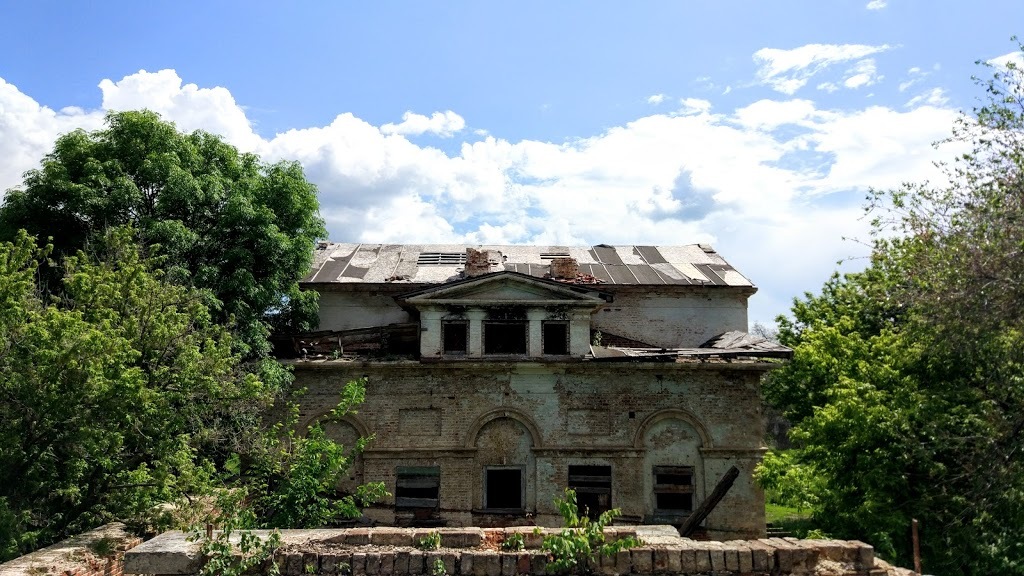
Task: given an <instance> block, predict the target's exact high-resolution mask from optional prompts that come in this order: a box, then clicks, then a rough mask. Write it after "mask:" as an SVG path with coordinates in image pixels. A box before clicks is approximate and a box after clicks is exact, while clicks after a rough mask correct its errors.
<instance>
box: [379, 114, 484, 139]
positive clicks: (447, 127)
mask: <svg viewBox="0 0 1024 576" xmlns="http://www.w3.org/2000/svg"><path fill="white" fill-rule="evenodd" d="M465 127H466V121H465V120H463V119H462V116H459V115H458V114H456V113H455V112H452V111H451V110H446V111H444V112H434V113H433V114H431V115H430V116H424V115H423V114H416V113H415V112H406V113H405V114H402V122H401V123H399V124H385V125H383V126H381V127H380V130H381V132H383V133H385V134H403V135H410V136H418V135H420V134H425V133H428V132H429V133H431V134H437V135H438V136H443V137H445V138H450V137H452V136H454V135H455V133H456V132H459V131H461V130H462V129H463V128H465Z"/></svg>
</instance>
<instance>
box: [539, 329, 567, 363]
mask: <svg viewBox="0 0 1024 576" xmlns="http://www.w3.org/2000/svg"><path fill="white" fill-rule="evenodd" d="M542 326H543V329H542V330H543V331H542V333H541V341H542V342H543V348H544V354H550V355H565V354H568V353H569V323H568V322H544V323H543V324H542Z"/></svg>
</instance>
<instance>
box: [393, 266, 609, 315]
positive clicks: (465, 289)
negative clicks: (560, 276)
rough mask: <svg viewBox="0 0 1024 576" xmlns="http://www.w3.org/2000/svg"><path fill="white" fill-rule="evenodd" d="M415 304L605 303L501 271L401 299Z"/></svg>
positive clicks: (594, 295) (595, 295) (591, 295)
mask: <svg viewBox="0 0 1024 576" xmlns="http://www.w3.org/2000/svg"><path fill="white" fill-rule="evenodd" d="M402 300H404V301H405V302H408V303H409V304H412V305H419V304H462V305H483V304H488V303H502V304H509V303H519V304H527V305H530V304H533V305H551V304H560V305H569V306H584V307H586V306H596V305H599V304H603V303H604V302H605V300H604V299H603V298H602V297H601V296H600V294H598V293H597V292H590V291H588V292H582V291H579V290H573V289H572V288H570V287H568V286H563V285H560V284H559V283H557V282H553V281H549V280H541V279H538V278H534V277H532V276H527V275H525V274H518V273H516V272H498V273H495V274H487V275H485V276H479V277H476V278H470V279H466V280H460V281H457V282H452V283H449V284H443V285H440V286H434V287H431V288H428V289H426V290H421V291H419V292H416V293H413V294H408V295H406V296H405V297H403V298H402Z"/></svg>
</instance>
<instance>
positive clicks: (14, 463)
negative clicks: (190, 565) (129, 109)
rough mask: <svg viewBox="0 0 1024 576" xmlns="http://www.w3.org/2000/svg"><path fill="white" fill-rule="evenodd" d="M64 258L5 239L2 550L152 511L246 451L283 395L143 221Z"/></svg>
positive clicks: (0, 296)
mask: <svg viewBox="0 0 1024 576" xmlns="http://www.w3.org/2000/svg"><path fill="white" fill-rule="evenodd" d="M104 244H105V247H104V248H103V252H104V255H103V257H102V258H99V259H94V258H91V257H89V256H86V255H85V254H84V253H81V252H80V253H79V254H78V255H75V256H69V257H67V258H66V259H65V260H64V263H63V264H62V265H61V269H62V271H63V277H62V281H61V283H62V286H61V288H62V289H61V296H60V297H59V298H57V299H56V300H53V299H51V298H49V297H47V296H45V295H43V294H41V293H40V292H39V291H38V290H37V286H36V278H37V275H38V273H39V268H40V266H41V264H42V263H43V262H44V261H45V260H44V259H45V256H46V255H47V253H48V252H49V247H47V248H45V249H38V248H36V246H35V243H34V241H33V239H32V238H31V237H29V236H28V235H27V234H25V233H24V232H22V233H20V234H19V235H18V237H17V238H16V239H15V241H14V242H13V243H0V302H2V305H0V398H2V401H0V423H2V425H0V540H3V541H0V556H7V555H10V554H12V553H14V552H16V551H19V550H20V551H25V550H31V549H32V548H33V547H34V546H35V545H37V544H45V543H49V542H51V541H53V540H55V539H57V538H60V537H63V536H66V535H68V534H71V533H75V532H77V531H80V530H82V529H85V528H90V527H92V526H95V525H96V524H98V523H101V522H103V521H109V520H111V519H114V518H116V519H121V520H132V519H138V518H141V517H142V516H145V515H146V514H148V512H149V508H150V507H152V506H153V505H154V504H155V503H157V502H163V501H169V500H171V499H173V497H174V495H176V494H180V493H182V492H184V491H188V490H190V489H191V488H193V487H194V486H195V485H196V483H197V482H201V481H202V478H203V477H205V476H208V475H209V473H210V472H211V470H212V466H213V461H214V457H215V455H216V454H217V452H218V451H220V452H223V451H226V450H232V449H234V450H237V449H239V448H240V444H241V443H244V442H251V440H247V439H246V437H247V435H248V434H251V433H252V429H253V423H255V422H258V418H259V413H260V412H261V411H262V410H263V409H265V408H266V406H267V405H268V404H269V402H270V400H271V399H272V397H273V394H272V391H271V390H270V389H268V388H267V387H266V386H265V385H264V384H263V383H262V382H261V381H260V380H259V379H257V378H256V377H255V376H253V375H252V374H249V373H247V372H245V371H244V370H243V369H241V367H240V359H239V356H238V354H237V353H236V352H234V351H233V350H232V346H231V334H230V333H229V332H228V331H227V330H226V329H225V328H224V327H223V326H220V325H219V324H217V323H215V322H214V321H213V317H212V315H211V314H210V312H209V307H208V303H209V302H210V301H211V300H212V297H211V296H210V295H209V293H208V292H207V291H204V290H199V289H196V288H192V287H188V286H184V285H181V284H179V283H176V282H172V281H170V280H169V279H168V277H167V275H166V274H165V273H163V272H162V271H160V270H159V269H158V268H156V267H155V266H154V262H153V261H152V260H150V259H148V258H145V257H144V256H143V255H142V254H141V253H140V251H139V249H138V247H137V246H136V245H135V244H134V243H133V242H132V240H131V234H130V231H126V230H120V231H117V232H116V233H112V234H111V235H110V236H109V238H108V239H107V240H105V241H104Z"/></svg>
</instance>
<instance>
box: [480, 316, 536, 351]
mask: <svg viewBox="0 0 1024 576" xmlns="http://www.w3.org/2000/svg"><path fill="white" fill-rule="evenodd" d="M526 327H527V323H526V322H525V321H522V320H499V321H495V320H488V321H485V322H484V354H526V349H527V348H526V333H527V332H526Z"/></svg>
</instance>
